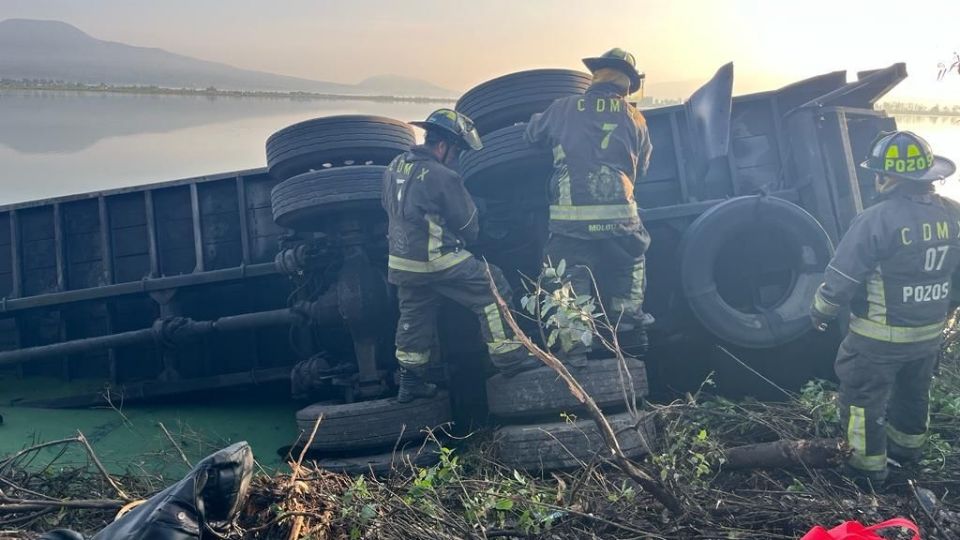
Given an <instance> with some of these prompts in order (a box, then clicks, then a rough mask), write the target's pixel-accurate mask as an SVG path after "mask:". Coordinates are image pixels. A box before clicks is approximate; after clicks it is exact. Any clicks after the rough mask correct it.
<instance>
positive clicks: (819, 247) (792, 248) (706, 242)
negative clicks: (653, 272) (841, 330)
mask: <svg viewBox="0 0 960 540" xmlns="http://www.w3.org/2000/svg"><path fill="white" fill-rule="evenodd" d="M832 254H833V244H832V243H831V242H830V237H829V236H827V233H826V232H825V231H824V230H823V227H822V226H821V225H820V222H818V221H817V219H816V218H814V217H813V216H811V215H810V214H809V213H807V211H806V210H804V209H803V208H800V207H799V206H797V205H795V204H793V203H791V202H789V201H785V200H783V199H778V198H776V197H767V196H759V195H758V196H749V197H738V198H735V199H730V200H728V201H724V202H722V203H720V204H718V205H716V206H714V207H712V208H710V209H709V210H707V211H706V212H704V213H703V214H702V215H701V216H700V217H698V218H697V219H696V221H694V222H693V224H691V225H690V227H689V228H688V229H687V231H686V232H685V233H684V238H683V240H682V242H681V246H680V265H681V267H680V277H681V283H682V287H683V292H684V295H685V296H686V297H687V300H688V302H689V303H690V307H691V309H692V311H693V313H694V315H696V317H697V319H698V320H699V321H700V323H701V324H703V326H704V327H705V328H706V329H707V330H708V331H710V332H711V333H712V334H714V335H715V336H716V337H718V338H720V339H722V340H724V341H728V342H730V343H733V344H735V345H739V346H742V347H748V348H756V349H762V348H768V347H776V346H778V345H782V344H784V343H787V342H789V341H792V340H794V339H796V338H798V337H800V336H801V335H803V334H804V333H806V332H807V331H808V330H809V329H810V318H809V312H810V305H811V303H812V302H813V295H814V293H815V292H816V290H817V287H818V286H819V285H820V283H821V282H822V281H823V271H824V269H825V268H826V266H827V264H828V263H829V262H830V258H831V256H832Z"/></svg>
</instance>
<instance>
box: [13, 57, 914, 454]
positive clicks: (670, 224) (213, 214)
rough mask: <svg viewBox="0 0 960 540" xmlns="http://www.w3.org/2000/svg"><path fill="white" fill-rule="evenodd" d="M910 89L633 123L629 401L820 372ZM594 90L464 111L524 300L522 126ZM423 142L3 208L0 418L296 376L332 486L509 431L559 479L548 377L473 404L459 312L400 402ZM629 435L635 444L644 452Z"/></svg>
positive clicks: (325, 138) (468, 336)
mask: <svg viewBox="0 0 960 540" xmlns="http://www.w3.org/2000/svg"><path fill="white" fill-rule="evenodd" d="M905 77H906V71H905V67H904V65H903V64H895V65H893V66H890V67H888V68H885V69H880V70H875V71H869V72H862V73H859V74H857V78H856V80H855V81H853V82H847V75H846V72H843V71H840V72H833V73H827V74H824V75H821V76H818V77H813V78H811V79H807V80H803V81H800V82H797V83H795V84H792V85H789V86H786V87H784V88H781V89H779V90H775V91H770V92H762V93H757V94H750V95H745V96H738V97H731V89H732V80H733V68H732V65H727V66H724V67H722V68H721V69H720V70H719V71H718V72H717V74H716V75H715V76H714V77H713V78H712V79H711V80H710V81H709V82H707V84H705V85H704V86H703V87H702V88H701V89H700V90H698V91H697V92H695V93H694V94H693V95H692V96H691V97H690V99H689V100H687V101H686V102H685V103H684V104H683V105H677V106H669V107H661V108H653V109H647V110H645V111H644V114H645V116H646V118H647V122H648V125H649V129H650V134H651V139H652V141H653V145H654V152H653V155H652V160H651V165H650V169H649V171H648V174H647V175H646V177H645V178H643V179H642V180H640V181H639V182H638V183H637V185H636V200H637V202H638V205H639V207H640V208H641V210H640V213H641V217H642V219H643V221H644V223H645V224H646V226H647V228H648V229H649V231H650V234H651V237H652V239H653V243H652V246H651V249H650V251H649V253H648V283H649V285H648V292H647V302H646V307H647V309H648V310H649V311H650V312H652V313H653V314H654V315H655V316H656V318H657V325H656V326H655V327H654V328H653V330H652V332H651V351H650V353H649V354H648V356H647V357H646V358H645V360H646V366H645V365H644V364H643V363H641V362H639V361H634V363H632V364H631V367H630V369H631V371H632V373H633V374H634V378H635V381H636V382H637V385H638V389H639V390H640V392H639V393H640V394H645V393H646V391H647V389H648V385H647V382H646V381H647V379H646V376H647V371H648V370H647V368H649V372H650V375H651V378H652V379H653V380H655V381H656V382H655V384H654V390H655V391H656V390H658V389H660V388H665V387H667V386H668V385H669V386H671V387H683V386H684V385H691V384H692V385H695V384H698V383H699V382H700V381H701V380H702V375H703V374H705V373H706V372H708V371H715V372H716V377H717V378H718V379H719V380H718V382H719V383H720V385H721V387H724V386H725V385H726V386H727V387H728V388H729V389H730V390H731V391H733V392H745V393H754V394H757V393H760V394H762V392H763V388H762V387H759V386H756V385H755V381H756V380H757V379H753V378H751V377H753V375H748V376H746V377H745V376H744V373H745V372H744V371H743V369H742V366H740V364H743V365H748V366H752V367H750V370H751V371H750V373H753V372H759V373H763V376H765V377H767V378H770V379H772V380H774V381H777V382H779V383H782V384H786V385H790V384H796V383H798V382H802V381H803V380H805V379H806V378H808V377H810V376H811V375H816V374H819V373H821V372H823V371H824V370H825V369H827V368H828V366H829V364H830V359H831V358H832V352H833V351H834V350H835V347H836V344H837V341H838V339H839V334H837V333H828V334H827V335H811V333H809V332H807V329H808V326H809V324H808V321H807V309H808V306H809V303H810V300H811V298H812V295H813V292H814V289H815V287H816V286H817V285H818V284H819V282H820V278H821V276H822V272H823V269H824V267H825V266H826V264H827V262H828V260H829V257H830V255H831V252H832V245H833V244H834V243H835V242H836V241H837V240H838V239H839V238H840V236H841V235H842V234H843V232H844V230H845V229H846V227H847V226H848V224H849V222H850V220H851V219H852V218H853V217H854V216H855V215H856V214H857V213H858V212H860V211H862V210H863V208H864V206H865V205H869V204H870V201H871V199H872V198H873V196H874V195H875V194H874V191H873V190H874V188H873V181H872V177H871V176H870V175H867V174H864V173H863V172H862V171H860V170H859V169H858V167H857V166H856V164H857V163H858V159H859V158H861V157H862V156H863V155H865V154H866V152H867V147H868V145H869V144H870V142H871V141H872V140H873V138H874V137H875V135H876V134H877V133H878V132H880V131H882V130H889V129H894V128H895V122H894V120H893V119H892V118H890V117H888V116H887V115H886V114H884V113H883V112H879V111H876V110H874V104H875V102H876V101H877V100H878V99H879V98H880V97H882V96H883V95H884V94H886V93H887V92H888V91H890V90H891V89H892V88H893V87H894V86H895V85H896V84H897V83H899V82H900V81H901V80H903V79H904V78H905ZM589 82H590V78H589V76H588V75H587V74H584V73H580V72H576V71H570V70H559V69H544V70H534V71H525V72H519V73H514V74H510V75H506V76H503V77H500V78H497V79H494V80H491V81H488V82H485V83H483V84H481V85H479V86H477V87H475V88H473V89H472V90H470V91H468V92H467V93H466V94H464V95H463V96H462V97H461V98H460V100H459V101H458V102H457V104H456V108H457V109H458V110H460V111H462V112H464V113H465V114H467V115H468V116H470V117H471V118H473V119H474V121H475V122H476V125H477V127H478V129H479V131H480V133H481V135H482V137H483V140H484V144H485V146H484V148H483V149H482V150H479V151H474V152H467V153H466V154H465V155H463V156H462V158H461V169H462V171H461V172H462V174H463V176H464V179H465V181H466V185H467V187H468V189H469V190H470V191H471V192H472V193H473V194H474V196H475V197H476V199H477V200H478V206H479V207H480V209H481V237H480V239H479V240H478V242H477V244H476V245H474V246H471V251H473V252H474V253H475V254H476V255H478V256H483V257H486V258H487V259H488V260H490V261H491V262H493V263H495V264H497V265H498V266H500V267H501V268H502V269H503V270H504V272H505V274H506V275H507V276H508V279H510V280H511V281H512V282H513V285H514V286H515V287H514V288H515V289H517V290H522V283H521V275H527V276H532V275H536V274H537V273H538V271H539V268H540V264H541V262H540V251H541V249H540V248H541V246H542V245H543V243H544V242H545V240H546V234H547V233H546V223H547V217H546V216H547V206H546V195H545V188H546V181H547V179H548V178H549V176H550V168H551V162H552V156H551V155H550V154H549V153H544V152H543V151H541V150H538V149H535V148H532V147H530V146H528V145H526V144H525V143H524V142H523V140H522V133H523V130H524V127H525V125H524V122H526V121H527V120H528V119H529V117H530V115H531V114H532V113H535V112H539V111H542V110H543V109H545V108H546V106H547V105H549V103H550V102H551V101H552V100H553V99H554V98H557V97H562V96H567V95H571V94H576V93H580V92H583V91H584V90H585V89H586V87H587V86H588V84H589ZM414 140H415V139H414V132H413V130H412V129H411V128H410V126H409V125H407V124H406V123H404V122H400V121H397V120H392V119H388V118H382V117H372V116H361V115H355V116H334V117H327V118H318V119H314V120H308V121H305V122H301V123H299V124H295V125H293V126H289V127H287V128H285V129H282V130H280V131H278V132H277V133H275V134H274V135H273V136H271V137H270V139H269V140H268V141H267V143H266V153H267V167H266V168H264V169H255V170H245V171H236V172H230V173H224V174H218V175H213V176H206V177H200V178H190V179H184V180H176V181H171V182H165V183H160V184H154V185H148V186H138V187H131V188H124V189H119V190H112V191H106V192H99V193H89V194H84V195H77V196H69V197H62V198H57V199H48V200H42V201H35V202H29V203H21V204H15V205H9V206H5V207H0V295H2V300H0V349H2V350H0V371H2V372H3V373H5V377H3V379H2V384H0V396H3V397H4V399H3V400H2V402H0V403H10V401H11V400H17V401H18V403H20V404H24V405H33V406H48V407H69V406H87V405H93V404H96V403H98V402H100V401H102V400H103V399H104V397H105V394H108V395H109V394H112V395H115V396H116V395H122V396H123V398H124V399H125V400H126V401H128V402H129V401H131V400H135V399H159V398H168V397H170V396H180V395H189V394H197V393H202V394H204V395H206V396H210V395H215V394H214V393H212V392H214V391H219V390H222V389H226V388H236V387H257V386H258V385H269V384H278V383H279V384H287V381H289V380H290V379H291V372H292V379H293V382H294V384H293V389H294V393H295V394H297V395H298V396H300V397H303V398H305V399H310V400H316V401H317V403H316V404H314V405H311V406H308V407H305V408H303V409H301V410H300V411H299V412H298V413H297V419H298V421H299V422H300V424H301V427H303V428H304V429H307V430H308V431H309V428H310V426H311V425H312V424H313V423H314V422H315V419H316V418H318V417H319V416H321V415H322V416H323V417H324V428H325V429H324V430H322V435H319V434H318V436H317V437H315V439H314V441H313V443H312V446H313V448H314V449H315V450H318V451H327V452H335V453H338V454H337V457H336V459H335V461H336V462H337V463H339V464H341V465H342V467H344V468H349V467H351V466H355V465H357V464H358V463H359V464H360V465H361V466H366V465H368V464H369V463H371V459H366V458H364V459H361V460H360V461H359V462H358V461H356V460H353V461H351V458H347V457H343V455H342V454H343V453H344V452H347V453H350V452H353V451H356V452H359V453H361V454H370V455H373V454H376V452H378V451H379V450H378V449H383V448H389V447H392V446H394V445H395V444H396V442H397V441H398V440H400V441H404V440H406V441H416V440H419V439H422V437H423V434H422V433H420V432H419V430H418V429H417V428H418V427H419V426H437V425H441V424H444V423H445V422H448V421H450V420H451V418H453V417H454V416H455V417H457V418H458V420H466V421H465V422H459V423H458V424H459V425H470V422H471V421H474V420H478V419H483V418H485V417H486V414H487V413H490V414H492V415H493V416H494V417H496V418H498V419H500V420H502V421H503V422H504V423H510V424H512V425H510V426H508V427H505V428H502V429H501V433H500V436H501V439H502V440H504V441H506V443H505V444H504V445H503V448H504V454H505V459H507V460H508V461H511V460H512V462H513V463H514V464H516V465H518V466H522V467H525V468H537V467H540V468H550V467H558V466H564V465H569V464H570V463H569V462H568V461H569V459H570V457H569V452H568V451H567V452H566V453H565V452H562V451H561V447H564V446H567V447H576V446H577V445H580V444H583V443H581V442H579V441H580V439H582V437H580V438H578V437H577V435H576V434H578V433H582V432H581V431H579V430H580V428H579V427H577V426H575V425H573V424H569V423H561V424H551V425H550V426H547V428H544V425H543V424H542V423H537V422H540V421H542V420H543V419H545V418H548V417H549V418H552V419H556V413H557V411H559V410H563V409H564V408H572V407H574V406H575V404H574V403H572V402H570V401H569V400H567V399H564V398H562V397H558V394H559V395H563V393H564V392H563V390H562V388H561V389H560V390H559V391H554V390H556V389H558V388H560V387H559V386H555V385H557V384H558V383H556V381H555V380H553V379H552V378H550V377H548V376H543V375H538V374H537V372H531V373H532V374H523V375H521V376H520V377H518V378H516V379H515V380H513V381H503V380H499V379H498V377H495V378H494V379H495V380H491V381H490V383H489V384H488V385H487V390H488V391H487V392H485V389H484V388H483V385H477V384H475V381H476V380H478V377H486V376H487V372H485V371H484V367H483V366H484V363H485V356H486V353H485V348H484V347H483V346H482V344H481V342H480V339H479V335H478V330H477V328H476V322H475V321H474V320H473V318H472V316H471V315H470V314H469V313H465V312H463V311H462V310H461V309H460V308H457V307H456V306H444V307H443V308H442V310H441V316H440V317H439V320H438V324H439V326H440V332H439V335H440V338H439V339H440V341H441V343H440V347H439V348H438V351H440V356H442V360H443V361H442V362H434V363H433V364H434V365H435V366H443V369H439V370H438V373H437V374H436V378H437V379H438V380H446V381H448V382H449V384H450V385H451V386H452V387H454V388H457V391H455V392H450V393H449V394H447V393H441V394H440V395H439V396H438V397H437V398H436V399H433V400H418V401H415V402H413V403H410V404H406V405H402V406H401V405H398V404H396V403H395V402H393V400H392V399H391V398H390V396H391V392H393V391H394V388H395V382H394V379H393V372H394V369H395V360H394V359H393V345H392V338H393V333H394V329H395V324H396V307H395V303H396V302H395V298H394V293H393V291H392V290H391V287H390V286H389V285H388V284H387V282H386V280H385V269H386V255H387V249H386V239H385V234H386V216H385V214H384V213H383V211H382V210H381V209H380V190H381V187H380V184H381V175H382V172H383V169H384V166H385V165H386V164H388V163H389V162H390V160H391V159H392V158H393V157H394V156H396V155H397V154H399V153H400V152H402V151H404V150H405V149H406V148H407V147H409V146H410V145H411V144H413V143H414ZM605 362H607V361H604V360H601V361H599V363H598V364H596V366H597V368H596V369H593V370H591V373H590V374H589V375H588V376H587V375H585V377H586V378H587V379H588V380H587V381H586V384H587V385H588V390H592V392H594V393H595V396H594V397H595V398H597V400H598V403H600V404H601V405H602V406H608V407H610V408H611V410H613V411H614V412H616V409H617V407H618V406H619V407H621V408H622V406H623V398H622V393H621V392H620V391H619V386H614V383H615V381H614V379H616V378H617V371H616V370H617V367H616V366H615V365H612V364H610V365H608V364H607V363H605ZM443 372H445V373H443ZM51 381H57V382H56V383H53V382H51ZM551 385H553V386H551ZM45 387H49V388H50V389H51V390H50V391H49V392H46V391H32V392H28V393H27V394H26V395H22V394H23V392H21V391H20V390H22V389H24V388H32V389H33V390H36V389H37V388H45ZM54 389H55V390H54ZM105 389H107V392H105ZM486 393H489V394H490V399H489V403H490V406H489V408H488V407H486V403H487V400H486V399H485V394H486ZM618 404H619V405H618ZM613 419H614V421H615V422H619V421H623V422H627V423H629V422H628V420H629V419H627V418H626V417H624V418H622V419H621V418H619V417H618V416H617V415H616V414H614V417H613ZM533 425H536V426H537V429H532V428H531V426H533ZM641 431H643V430H641ZM545 434H547V435H545ZM648 435H649V433H648ZM643 438H644V435H643V434H642V433H641V434H640V436H639V437H638V439H637V440H636V441H634V442H627V443H626V446H627V447H629V448H631V449H633V450H635V451H636V452H642V451H643V448H644V446H645V443H644V442H643V441H642V439H643ZM585 451H586V450H585ZM330 459H334V458H330Z"/></svg>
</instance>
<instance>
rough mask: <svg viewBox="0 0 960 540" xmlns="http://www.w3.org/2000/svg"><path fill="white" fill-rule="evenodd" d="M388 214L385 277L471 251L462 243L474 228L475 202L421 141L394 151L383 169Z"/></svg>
mask: <svg viewBox="0 0 960 540" xmlns="http://www.w3.org/2000/svg"><path fill="white" fill-rule="evenodd" d="M381 202H382V204H383V208H384V210H386V211H387V216H388V218H389V228H388V236H389V243H390V257H389V261H388V267H389V279H390V282H391V283H397V282H398V280H402V275H401V274H402V273H403V272H415V273H431V272H439V271H441V270H446V269H448V268H452V267H453V266H456V265H457V264H460V263H462V262H463V261H465V260H466V259H468V258H470V257H471V254H470V252H469V251H467V250H466V249H464V246H465V245H466V243H467V242H472V241H474V240H476V238H477V234H478V232H479V230H480V225H479V222H478V220H477V207H476V205H474V203H473V199H472V198H471V197H470V194H469V193H467V190H466V188H465V187H464V185H463V180H462V179H461V178H460V176H459V175H458V174H457V173H456V172H454V171H452V170H450V169H449V168H447V167H446V166H444V165H443V164H441V163H440V162H439V161H437V159H436V158H435V157H434V156H433V155H432V154H431V153H430V150H429V149H427V148H426V147H423V146H415V147H413V148H411V149H410V150H409V151H407V152H406V153H404V154H401V155H399V156H397V157H396V158H395V159H394V160H393V162H391V163H390V166H389V167H387V170H386V172H384V174H383V195H382V201H381Z"/></svg>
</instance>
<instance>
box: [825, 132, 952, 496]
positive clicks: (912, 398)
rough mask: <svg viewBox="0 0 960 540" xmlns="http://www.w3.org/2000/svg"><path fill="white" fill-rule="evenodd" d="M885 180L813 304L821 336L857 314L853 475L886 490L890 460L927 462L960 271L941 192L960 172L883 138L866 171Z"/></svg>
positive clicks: (847, 369)
mask: <svg viewBox="0 0 960 540" xmlns="http://www.w3.org/2000/svg"><path fill="white" fill-rule="evenodd" d="M861 167H864V168H866V169H868V170H871V171H874V172H876V182H877V191H878V193H879V197H880V201H879V202H878V203H877V204H875V205H874V206H872V207H870V208H868V209H866V210H864V211H863V213H861V214H860V215H859V216H857V217H856V218H855V219H854V220H853V222H852V223H851V224H850V228H849V230H847V233H846V234H845V235H844V237H843V239H842V240H841V241H840V245H839V246H837V251H836V254H835V255H834V257H833V260H832V261H830V264H829V265H828V266H827V269H826V271H825V274H824V283H823V284H822V285H821V286H820V288H819V289H818V291H817V293H816V296H815V297H814V303H813V308H812V311H811V317H812V318H813V324H814V326H815V327H816V328H817V329H818V330H821V331H822V330H824V329H826V327H827V323H828V322H829V321H831V320H832V319H834V318H835V317H836V316H837V315H838V314H839V313H840V312H841V310H843V309H845V308H847V307H848V306H849V309H850V331H849V333H848V334H847V336H846V338H845V339H844V340H843V343H842V344H841V345H840V350H839V352H838V353H837V360H836V364H835V370H836V373H837V377H838V378H839V379H840V395H839V409H840V411H839V412H840V421H841V428H842V429H843V432H844V434H845V435H846V438H847V442H848V443H849V445H850V447H851V448H852V449H853V454H852V455H851V456H850V459H849V460H848V462H847V470H848V473H849V474H851V475H852V476H854V477H855V478H857V479H860V480H863V479H868V480H870V481H871V482H874V483H880V482H883V480H884V479H885V478H886V476H887V453H888V452H889V454H890V456H891V457H892V458H894V459H897V460H901V461H912V460H916V459H918V458H919V457H920V454H921V451H922V447H923V444H924V442H925V441H926V437H927V424H928V406H929V395H928V392H929V389H930V382H931V379H932V376H933V370H934V366H935V364H936V359H937V355H938V353H939V349H940V343H941V339H940V337H941V332H942V331H943V327H944V322H945V319H946V317H947V310H948V308H949V303H950V287H951V275H952V274H953V273H954V270H956V269H957V266H958V265H960V205H958V203H956V202H954V201H952V200H949V199H945V198H943V197H940V196H939V195H937V194H935V193H934V192H933V184H932V182H933V181H934V180H939V179H943V178H946V177H947V176H950V175H951V174H953V172H954V171H955V170H956V167H955V166H954V164H953V162H951V161H950V160H948V159H946V158H943V157H940V156H934V155H933V153H932V151H931V149H930V146H929V145H928V144H927V142H926V141H924V140H923V139H921V138H920V137H918V136H917V135H915V134H913V133H911V132H909V131H899V132H892V133H882V134H881V136H880V137H879V138H878V139H877V141H876V142H875V143H874V145H873V148H872V149H871V152H870V155H869V156H868V158H867V160H866V161H865V162H863V163H862V164H861Z"/></svg>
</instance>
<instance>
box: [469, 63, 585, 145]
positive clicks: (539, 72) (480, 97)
mask: <svg viewBox="0 0 960 540" xmlns="http://www.w3.org/2000/svg"><path fill="white" fill-rule="evenodd" d="M590 81H591V76H590V75H589V74H588V73H583V72H580V71H573V70H570V69H534V70H530V71H520V72H517V73H511V74H509V75H504V76H502V77H497V78H496V79H491V80H489V81H487V82H485V83H482V84H480V85H478V86H475V87H473V88H471V89H470V90H468V91H467V93H465V94H464V95H463V97H461V98H460V99H459V100H458V101H457V104H456V110H457V111H458V112H462V113H463V114H465V115H467V116H469V117H470V119H471V120H473V123H474V124H475V125H476V126H477V131H479V132H480V135H486V134H487V133H490V132H491V131H496V130H498V129H501V128H505V127H507V126H509V125H512V124H515V123H517V122H527V121H529V120H530V115H532V114H534V113H538V112H543V111H544V110H545V109H546V108H547V107H549V106H550V104H551V103H553V100H555V99H557V98H562V97H567V96H571V95H574V94H582V93H583V92H584V91H586V89H587V87H588V86H590ZM484 142H485V143H486V141H484Z"/></svg>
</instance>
